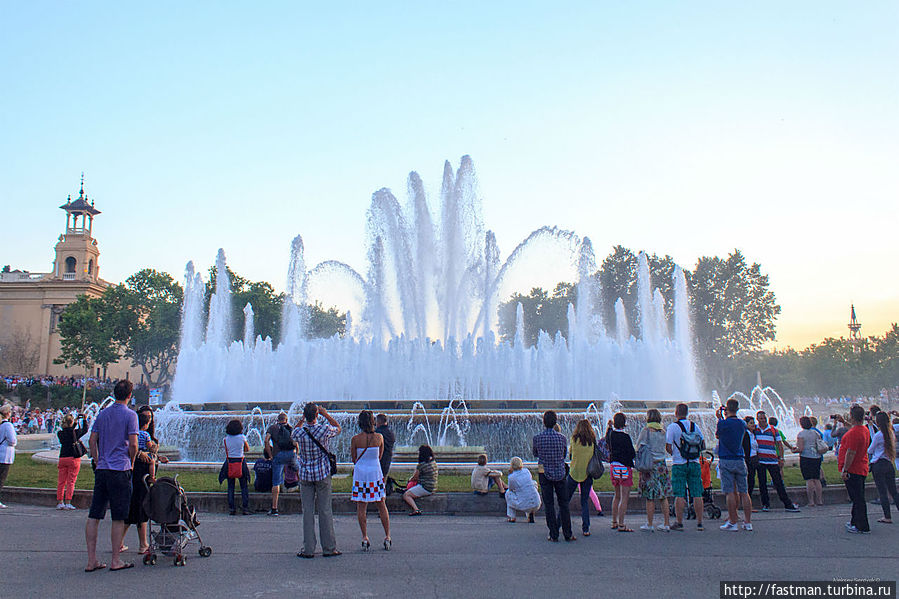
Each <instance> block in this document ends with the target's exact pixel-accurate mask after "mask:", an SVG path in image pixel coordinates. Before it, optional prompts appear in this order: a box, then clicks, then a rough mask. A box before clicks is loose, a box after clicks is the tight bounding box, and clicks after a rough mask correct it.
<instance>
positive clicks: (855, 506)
mask: <svg viewBox="0 0 899 599" xmlns="http://www.w3.org/2000/svg"><path fill="white" fill-rule="evenodd" d="M846 491H848V492H849V500H850V501H852V519H851V520H850V522H851V523H852V526H854V527H856V528H857V529H859V530H860V531H862V532H867V531H869V530H871V527H870V526H869V525H868V506H867V505H865V477H864V476H862V475H861V474H852V473H851V472H850V473H849V478H848V479H847V480H846Z"/></svg>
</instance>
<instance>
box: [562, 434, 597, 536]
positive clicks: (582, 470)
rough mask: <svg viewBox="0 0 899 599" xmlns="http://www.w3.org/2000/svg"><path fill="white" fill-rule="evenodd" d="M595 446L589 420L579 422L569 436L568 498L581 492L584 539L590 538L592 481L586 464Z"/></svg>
mask: <svg viewBox="0 0 899 599" xmlns="http://www.w3.org/2000/svg"><path fill="white" fill-rule="evenodd" d="M595 445H596V432H594V430H593V427H592V426H591V425H590V421H589V420H579V421H578V423H577V425H576V426H575V427H574V434H573V435H571V466H570V468H569V470H568V480H567V482H568V497H569V500H570V498H571V497H573V496H574V491H575V489H576V488H580V491H581V530H582V532H583V533H584V536H585V537H589V536H590V508H589V506H590V489H592V488H593V479H592V478H590V476H588V475H587V464H588V463H590V458H592V457H593V447H594V446H595Z"/></svg>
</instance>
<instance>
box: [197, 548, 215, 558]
mask: <svg viewBox="0 0 899 599" xmlns="http://www.w3.org/2000/svg"><path fill="white" fill-rule="evenodd" d="M197 553H199V554H200V557H209V556H210V555H212V547H200V550H199V551H198V552H197Z"/></svg>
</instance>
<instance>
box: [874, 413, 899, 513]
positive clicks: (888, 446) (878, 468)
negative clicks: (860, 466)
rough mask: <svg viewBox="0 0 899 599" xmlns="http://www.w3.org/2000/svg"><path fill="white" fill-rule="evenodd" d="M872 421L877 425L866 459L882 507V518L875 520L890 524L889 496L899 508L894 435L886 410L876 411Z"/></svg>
mask: <svg viewBox="0 0 899 599" xmlns="http://www.w3.org/2000/svg"><path fill="white" fill-rule="evenodd" d="M874 423H875V424H876V425H877V432H876V433H875V434H874V436H873V437H871V445H870V446H868V460H869V462H870V464H871V474H872V475H873V476H874V484H876V485H877V493H878V495H880V507H882V508H883V518H880V519H878V520H877V521H878V522H880V523H881V524H892V523H893V518H892V516H891V514H890V498H891V497H892V499H893V503H894V504H895V505H896V509H899V492H897V490H896V468H895V466H893V463H894V462H895V461H896V435H895V434H894V432H893V427H892V425H891V424H890V416H889V414H887V413H886V412H877V415H876V416H875V417H874Z"/></svg>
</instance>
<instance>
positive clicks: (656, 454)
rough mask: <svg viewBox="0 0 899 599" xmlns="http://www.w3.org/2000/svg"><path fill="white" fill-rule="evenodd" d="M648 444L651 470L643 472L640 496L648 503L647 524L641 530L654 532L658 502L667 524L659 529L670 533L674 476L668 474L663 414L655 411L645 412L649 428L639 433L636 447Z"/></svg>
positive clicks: (653, 409) (660, 525) (659, 526)
mask: <svg viewBox="0 0 899 599" xmlns="http://www.w3.org/2000/svg"><path fill="white" fill-rule="evenodd" d="M643 445H646V446H648V447H649V451H650V452H651V453H652V470H650V471H649V472H641V473H640V486H639V489H640V495H641V496H642V497H643V499H645V500H646V524H643V525H641V526H640V530H642V531H646V532H652V531H653V530H655V528H653V518H654V516H655V509H656V501H659V502H660V503H661V508H662V517H663V518H664V519H665V523H664V524H659V525H658V526H657V527H656V528H658V529H659V530H661V531H663V532H668V531H669V530H671V527H670V526H669V524H670V522H669V518H670V512H669V509H668V496H669V495H671V475H670V474H669V472H668V463H667V462H666V461H665V459H666V458H667V457H668V452H667V451H665V429H664V428H662V414H661V412H659V411H658V410H656V409H655V408H652V409H650V410H647V412H646V427H645V428H644V429H643V430H642V431H640V435H639V436H638V437H637V448H638V449H639V448H640V447H641V446H643Z"/></svg>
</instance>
